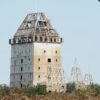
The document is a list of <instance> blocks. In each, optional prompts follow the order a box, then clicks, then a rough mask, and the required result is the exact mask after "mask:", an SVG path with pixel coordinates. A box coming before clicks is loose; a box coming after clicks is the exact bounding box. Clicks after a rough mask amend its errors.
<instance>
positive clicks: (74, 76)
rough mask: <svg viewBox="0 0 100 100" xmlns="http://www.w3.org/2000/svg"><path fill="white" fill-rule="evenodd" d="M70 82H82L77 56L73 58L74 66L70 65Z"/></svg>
mask: <svg viewBox="0 0 100 100" xmlns="http://www.w3.org/2000/svg"><path fill="white" fill-rule="evenodd" d="M70 82H71V83H73V82H83V79H82V74H81V71H80V68H79V67H78V62H77V58H75V61H74V66H73V67H72V71H71V78H70Z"/></svg>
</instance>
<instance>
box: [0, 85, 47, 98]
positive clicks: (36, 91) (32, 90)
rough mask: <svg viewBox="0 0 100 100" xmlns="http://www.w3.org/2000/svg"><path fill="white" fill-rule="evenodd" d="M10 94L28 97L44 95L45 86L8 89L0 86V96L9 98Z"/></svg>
mask: <svg viewBox="0 0 100 100" xmlns="http://www.w3.org/2000/svg"><path fill="white" fill-rule="evenodd" d="M11 94H22V95H26V96H28V97H32V96H34V95H46V94H47V92H46V86H44V85H43V86H42V85H38V86H34V87H24V88H21V89H19V88H10V87H8V86H6V85H3V86H0V96H2V97H3V96H7V95H8V96H10V95H11Z"/></svg>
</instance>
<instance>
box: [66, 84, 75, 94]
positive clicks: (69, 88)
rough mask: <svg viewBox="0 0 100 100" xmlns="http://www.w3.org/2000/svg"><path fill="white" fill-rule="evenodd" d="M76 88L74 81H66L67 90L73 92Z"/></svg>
mask: <svg viewBox="0 0 100 100" xmlns="http://www.w3.org/2000/svg"><path fill="white" fill-rule="evenodd" d="M75 90H76V87H75V83H68V84H67V92H73V91H75Z"/></svg>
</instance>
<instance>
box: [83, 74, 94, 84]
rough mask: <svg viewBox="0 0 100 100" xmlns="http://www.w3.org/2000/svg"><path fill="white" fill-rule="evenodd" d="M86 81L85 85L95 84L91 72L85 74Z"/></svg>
mask: <svg viewBox="0 0 100 100" xmlns="http://www.w3.org/2000/svg"><path fill="white" fill-rule="evenodd" d="M84 83H85V85H91V84H93V78H92V75H91V74H85V78H84Z"/></svg>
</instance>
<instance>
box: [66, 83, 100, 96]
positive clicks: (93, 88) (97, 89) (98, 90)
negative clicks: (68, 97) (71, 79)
mask: <svg viewBox="0 0 100 100" xmlns="http://www.w3.org/2000/svg"><path fill="white" fill-rule="evenodd" d="M66 92H68V93H75V95H81V94H85V93H94V94H95V96H97V95H99V94H100V85H99V84H91V85H88V86H86V88H82V89H76V86H75V83H69V84H67V91H66Z"/></svg>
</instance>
